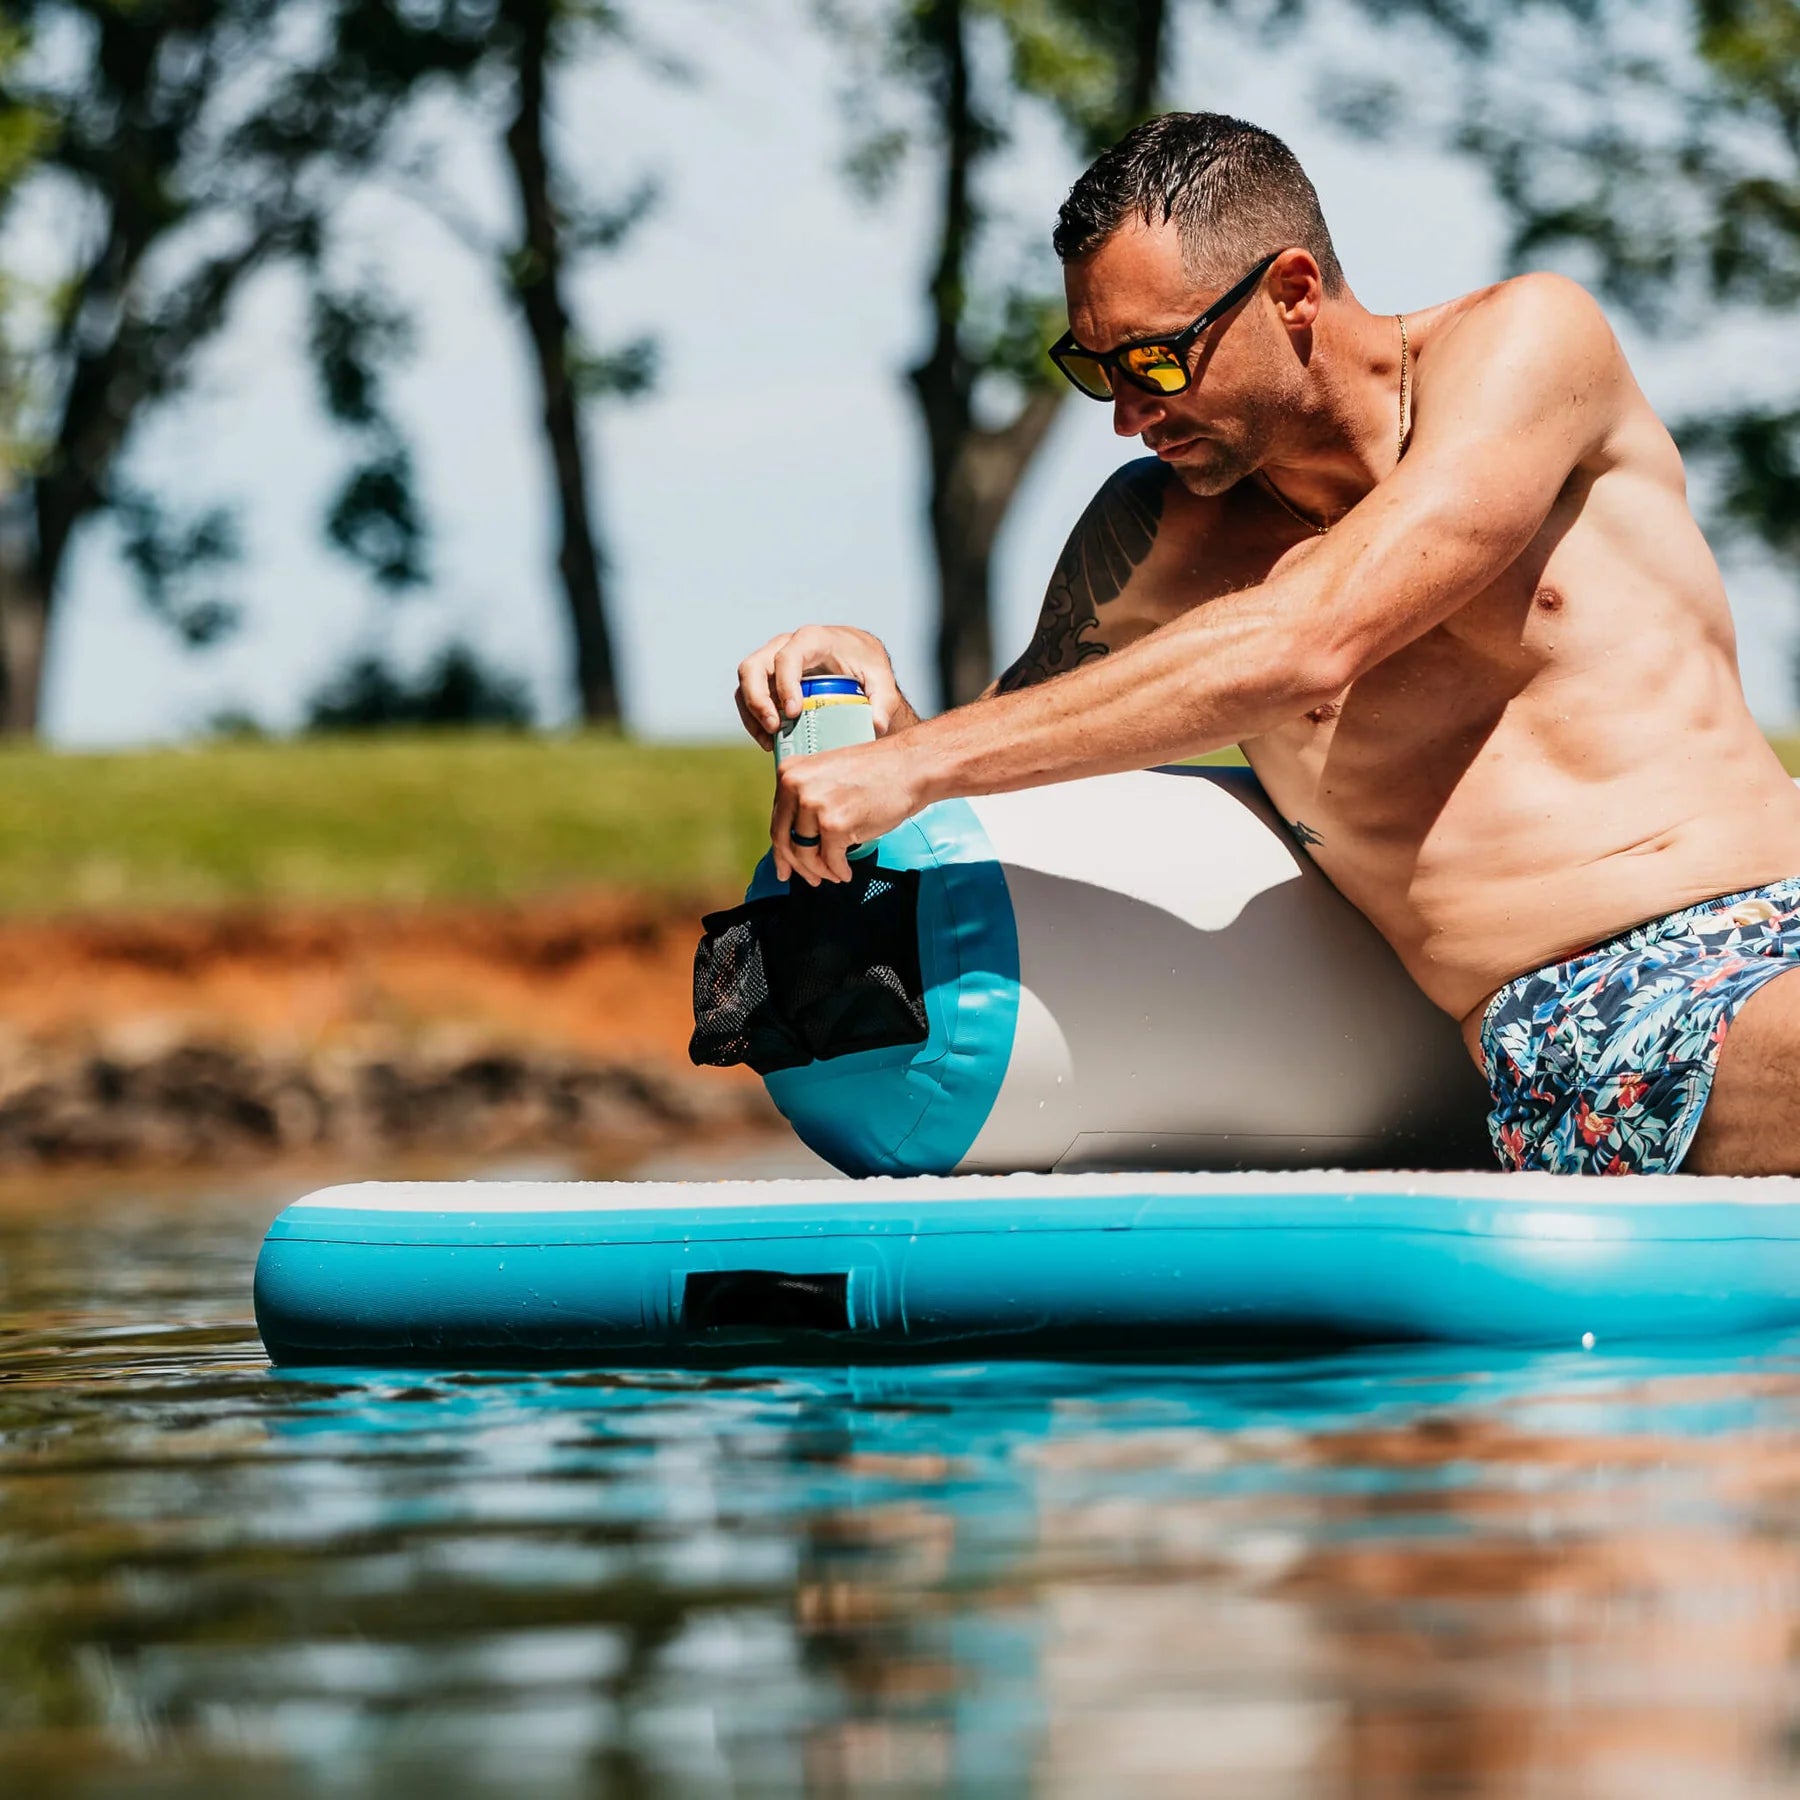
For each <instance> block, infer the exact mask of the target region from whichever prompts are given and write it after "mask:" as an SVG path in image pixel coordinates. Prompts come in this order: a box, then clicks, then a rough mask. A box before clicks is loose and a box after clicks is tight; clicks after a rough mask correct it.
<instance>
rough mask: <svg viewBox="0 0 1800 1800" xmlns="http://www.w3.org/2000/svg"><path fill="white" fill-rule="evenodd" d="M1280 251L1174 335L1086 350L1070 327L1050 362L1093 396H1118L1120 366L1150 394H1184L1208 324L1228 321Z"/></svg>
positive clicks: (1270, 254)
mask: <svg viewBox="0 0 1800 1800" xmlns="http://www.w3.org/2000/svg"><path fill="white" fill-rule="evenodd" d="M1280 254H1281V252H1280V251H1279V250H1271V251H1270V252H1269V254H1268V255H1267V256H1265V257H1264V258H1263V259H1262V261H1261V262H1259V263H1258V264H1257V265H1256V267H1255V268H1254V269H1252V270H1251V271H1250V273H1249V274H1248V275H1246V276H1245V277H1244V278H1243V280H1242V281H1240V282H1237V283H1236V284H1235V285H1234V286H1232V287H1229V288H1227V289H1226V290H1225V292H1224V293H1222V294H1221V295H1220V296H1219V297H1218V299H1217V300H1215V301H1214V302H1213V303H1212V305H1211V306H1209V307H1208V308H1207V309H1206V311H1205V312H1203V313H1202V314H1201V315H1200V316H1199V318H1197V319H1196V320H1195V321H1194V322H1193V324H1191V325H1190V326H1188V327H1187V328H1186V329H1185V330H1183V331H1178V332H1176V333H1175V335H1174V336H1173V337H1153V338H1137V339H1135V340H1134V341H1133V342H1131V343H1129V344H1120V345H1119V347H1118V348H1117V349H1116V350H1084V349H1082V347H1081V346H1080V345H1079V344H1078V343H1076V341H1075V334H1074V332H1072V331H1065V332H1064V333H1063V334H1062V336H1061V337H1059V338H1058V339H1057V340H1056V342H1055V343H1054V344H1052V345H1051V346H1050V360H1051V361H1052V362H1053V363H1055V364H1056V366H1057V367H1058V368H1059V369H1061V370H1062V372H1063V373H1064V374H1065V375H1066V376H1067V377H1068V378H1069V381H1070V383H1071V385H1073V386H1074V387H1076V388H1078V389H1079V390H1080V391H1081V392H1082V393H1084V394H1086V395H1087V397H1088V398H1089V399H1090V400H1110V399H1111V398H1112V397H1113V371H1114V370H1115V369H1116V370H1117V371H1118V372H1119V374H1121V375H1123V376H1124V377H1125V379H1126V380H1127V381H1129V382H1130V383H1131V384H1132V385H1133V386H1134V387H1140V388H1142V389H1143V390H1144V392H1145V393H1146V394H1181V393H1185V392H1186V391H1187V388H1188V385H1189V383H1190V382H1191V381H1192V380H1193V377H1192V375H1191V374H1190V373H1189V372H1188V352H1189V351H1190V350H1191V349H1193V347H1194V340H1195V339H1196V338H1197V337H1198V336H1199V335H1200V334H1201V332H1203V331H1204V330H1205V329H1206V328H1207V326H1209V325H1211V324H1213V323H1214V322H1215V321H1216V320H1219V319H1222V318H1223V317H1224V316H1225V315H1226V314H1227V313H1228V312H1230V311H1231V309H1232V308H1233V307H1234V306H1236V305H1237V303H1238V302H1239V301H1240V300H1242V299H1243V297H1244V296H1245V295H1246V294H1247V293H1249V292H1250V290H1251V289H1252V288H1253V287H1255V286H1256V284H1257V283H1258V282H1259V281H1260V280H1261V279H1262V277H1263V272H1264V271H1265V270H1266V269H1267V268H1268V266H1269V264H1270V263H1272V262H1273V261H1274V260H1275V259H1276V257H1278V256H1279V255H1280Z"/></svg>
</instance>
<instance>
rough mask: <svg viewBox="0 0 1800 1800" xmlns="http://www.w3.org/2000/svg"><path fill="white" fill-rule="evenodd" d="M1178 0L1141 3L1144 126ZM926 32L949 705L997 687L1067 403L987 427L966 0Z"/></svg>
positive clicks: (939, 555) (1133, 85)
mask: <svg viewBox="0 0 1800 1800" xmlns="http://www.w3.org/2000/svg"><path fill="white" fill-rule="evenodd" d="M1167 13H1168V7H1167V0H1135V11H1134V14H1133V17H1132V20H1131V40H1130V41H1131V49H1130V53H1129V56H1130V61H1129V65H1128V67H1127V69H1126V71H1125V77H1126V78H1125V81H1124V83H1123V85H1122V88H1121V92H1120V103H1121V105H1122V106H1123V108H1124V109H1125V113H1126V117H1125V119H1124V121H1123V123H1122V125H1121V129H1124V126H1126V125H1130V124H1133V123H1135V122H1136V121H1137V120H1138V119H1139V118H1141V117H1143V116H1144V115H1145V114H1146V113H1148V112H1149V111H1150V110H1151V108H1152V107H1153V106H1154V104H1155V98H1156V88H1157V82H1158V77H1159V75H1160V72H1161V68H1162V60H1163V55H1164V40H1165V37H1166V34H1167V23H1168V19H1167ZM920 29H921V31H922V32H923V33H924V34H925V35H926V36H927V38H928V40H929V41H930V43H931V44H932V46H933V47H934V49H935V50H936V52H937V58H938V65H939V70H940V83H939V92H938V95H937V99H938V112H939V119H940V121H941V129H942V134H943V146H944V165H943V187H942V200H941V202H940V208H939V215H938V217H939V227H938V232H939V236H938V259H937V265H936V267H935V269H934V270H933V273H932V281H931V304H932V312H933V315H934V327H935V329H934V334H933V339H932V346H931V351H930V354H929V355H928V356H927V357H926V358H925V360H924V361H923V362H922V363H920V364H919V366H918V367H917V368H916V369H914V370H913V372H912V381H913V389H914V392H915V393H916V394H917V396H918V401H919V409H920V412H921V414H922V416H923V419H924V424H925V437H926V442H927V445H928V447H929V453H930V466H931V500H930V517H931V545H932V552H933V556H934V558H935V561H936V569H937V590H938V625H937V642H936V656H935V665H936V675H937V690H938V701H939V704H940V705H942V706H962V705H964V704H966V703H967V702H968V701H970V700H973V699H974V698H975V697H976V696H977V695H978V694H979V693H980V692H981V691H982V689H983V688H985V687H986V686H987V684H988V681H989V679H990V678H991V676H992V674H993V667H994V627H993V607H992V592H991V590H992V569H993V559H994V543H995V540H996V539H997V538H998V537H999V535H1000V527H1001V526H1002V525H1003V524H1004V523H1005V521H1006V513H1007V509H1008V508H1009V507H1010V506H1011V504H1012V501H1013V497H1014V495H1015V494H1016V493H1017V492H1018V488H1019V483H1020V482H1021V481H1022V480H1023V479H1024V476H1025V472H1026V470H1027V469H1029V468H1030V466H1031V463H1032V460H1033V459H1034V458H1035V457H1036V455H1037V453H1038V451H1039V450H1040V449H1041V448H1042V446H1043V442H1044V438H1045V436H1046V434H1047V433H1048V432H1049V429H1050V425H1051V421H1052V420H1053V419H1054V418H1055V417H1056V414H1057V411H1058V409H1059V407H1060V406H1061V403H1062V395H1061V393H1060V392H1058V391H1056V390H1054V389H1047V388H1045V389H1037V390H1034V391H1033V392H1032V393H1030V394H1029V395H1027V397H1026V399H1025V402H1024V404H1023V406H1022V408H1021V410H1020V412H1019V414H1018V416H1017V418H1015V419H1014V420H1013V422H1012V423H1011V424H1010V425H1007V426H1005V427H1003V428H1002V429H1000V430H988V429H985V428H983V427H982V426H980V425H978V424H977V423H976V422H975V416H974V389H975V382H976V379H977V377H978V375H979V374H980V370H979V369H978V368H976V367H975V365H974V363H973V361H972V359H971V358H970V357H969V355H968V354H967V352H966V350H965V349H964V346H963V338H962V325H963V318H964V315H965V313H966V311H967V284H968V263H969V252H970V247H971V245H972V244H973V242H974V239H975V235H976V232H977V231H978V229H979V226H980V216H979V210H978V205H977V202H976V199H975V193H974V174H975V166H976V163H977V160H978V159H979V157H980V156H981V155H982V145H983V139H984V127H983V125H982V122H981V120H980V119H979V117H978V115H977V111H976V104H975V99H974V94H973V90H972V86H971V71H970V68H969V56H968V42H967V35H966V33H967V12H966V5H965V0H934V4H933V5H932V6H931V7H930V9H929V11H928V12H927V13H926V14H925V15H924V18H923V19H922V21H921V26H920Z"/></svg>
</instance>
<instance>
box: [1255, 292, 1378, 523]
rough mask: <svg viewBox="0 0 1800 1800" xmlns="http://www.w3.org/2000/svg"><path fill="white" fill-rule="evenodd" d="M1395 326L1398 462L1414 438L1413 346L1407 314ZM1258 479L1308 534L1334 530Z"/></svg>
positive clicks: (1264, 477) (1259, 472)
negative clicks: (1397, 329) (1397, 334)
mask: <svg viewBox="0 0 1800 1800" xmlns="http://www.w3.org/2000/svg"><path fill="white" fill-rule="evenodd" d="M1394 322H1395V323H1396V324H1397V325H1398V326H1399V327H1400V441H1399V445H1398V447H1397V449H1396V451H1395V460H1396V461H1398V460H1399V459H1400V458H1401V457H1402V456H1404V455H1405V454H1406V440H1407V439H1408V438H1409V437H1411V436H1412V346H1411V345H1410V344H1409V343H1408V342H1407V340H1406V314H1405V313H1395V314H1394ZM1256 475H1257V479H1258V480H1259V481H1260V482H1261V483H1262V484H1263V486H1264V487H1265V488H1266V489H1267V490H1268V492H1269V495H1270V497H1271V498H1272V499H1273V500H1274V501H1275V502H1276V504H1277V505H1278V506H1280V507H1281V509H1282V510H1283V511H1284V512H1285V513H1287V514H1288V515H1289V516H1290V517H1291V518H1295V519H1298V520H1299V521H1300V523H1301V524H1302V525H1304V526H1305V527H1306V529H1307V530H1308V531H1310V532H1312V533H1314V534H1315V535H1316V536H1318V537H1323V536H1324V535H1325V534H1326V532H1328V531H1329V530H1330V529H1331V523H1330V522H1329V521H1327V522H1326V523H1325V524H1323V525H1321V524H1320V523H1319V521H1318V520H1317V519H1309V518H1308V517H1307V516H1306V514H1305V513H1303V512H1302V511H1301V510H1300V509H1299V507H1297V506H1296V505H1295V504H1294V503H1293V501H1291V500H1290V499H1289V498H1288V497H1287V495H1286V494H1284V493H1283V492H1282V491H1281V489H1280V488H1278V487H1277V486H1276V485H1275V484H1274V482H1272V481H1271V480H1270V479H1269V478H1268V476H1267V475H1265V474H1263V472H1262V470H1260V469H1258V470H1257V472H1256Z"/></svg>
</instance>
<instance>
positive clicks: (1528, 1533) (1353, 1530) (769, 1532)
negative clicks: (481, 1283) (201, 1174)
mask: <svg viewBox="0 0 1800 1800" xmlns="http://www.w3.org/2000/svg"><path fill="white" fill-rule="evenodd" d="M273 1210H274V1203H273V1202H270V1203H268V1204H262V1203H260V1202H257V1201H254V1200H253V1201H250V1202H245V1201H244V1200H243V1199H242V1198H241V1197H238V1198H236V1199H235V1200H232V1199H227V1198H223V1197H221V1198H218V1199H201V1200H196V1199H194V1198H192V1197H191V1196H190V1197H188V1198H185V1199H179V1200H178V1199H175V1198H169V1199H162V1200H159V1199H156V1198H138V1199H134V1200H131V1201H129V1202H125V1203H121V1202H119V1201H118V1199H117V1197H116V1196H115V1197H113V1198H112V1199H111V1200H104V1201H103V1200H101V1199H90V1200H81V1199H79V1198H76V1199H65V1200H58V1201H57V1202H56V1203H55V1204H54V1205H48V1204H46V1205H40V1206H35V1207H17V1206H14V1207H10V1208H8V1209H6V1210H5V1211H4V1212H3V1213H0V1287H3V1289H4V1297H5V1320H6V1324H5V1335H4V1339H3V1340H0V1534H3V1545H4V1555H3V1558H0V1767H4V1769H5V1770H6V1771H7V1774H8V1777H9V1780H10V1785H9V1786H8V1790H7V1791H9V1792H11V1791H18V1792H45V1791H49V1790H50V1789H51V1788H52V1787H53V1786H54V1787H56V1788H58V1789H59V1790H60V1791H74V1792H83V1791H91V1792H95V1793H99V1792H108V1793H112V1792H120V1791H133V1792H144V1793H152V1792H154V1793H157V1794H167V1793H177V1792H190V1791H191V1792H203V1791H204V1792H207V1793H228V1792H244V1793H255V1794H258V1795H261V1794H270V1795H285V1794H296V1795H300V1794H306V1795H312V1794H322V1793H325V1792H330V1793H333V1794H338V1793H352V1794H362V1793H367V1794H370V1795H374V1794H382V1795H387V1794H396V1793H409V1792H413V1791H416V1790H417V1789H419V1788H422V1787H425V1786H426V1784H429V1785H430V1788H431V1789H432V1790H434V1791H435V1793H436V1794H437V1795H440V1796H442V1795H450V1794H456V1793H462V1792H476V1791H480V1792H506V1793H508V1794H539V1793H543V1794H560V1793H570V1794H575V1793H583V1794H592V1793H606V1792H616V1793H620V1794H633V1795H635V1794H656V1793H663V1792H667V1793H681V1794H687V1793H733V1794H738V1793H770V1792H805V1793H816V1794H827V1795H829V1794H840V1793H850V1792H857V1793H863V1792H875V1791H884V1790H888V1791H898V1792H927V1791H938V1790H950V1791H957V1792H971V1793H1001V1794H1006V1793H1020V1792H1025V1791H1038V1792H1044V1793H1052V1794H1068V1795H1072V1796H1084V1797H1085V1796H1095V1795H1099V1796H1109V1795H1114V1794H1127V1793H1130V1794H1140V1793H1148V1794H1157V1793H1169V1794H1182V1795H1195V1794H1201V1795H1204V1794H1214V1793H1216V1794H1222V1795H1223V1794H1230V1795H1245V1794H1255V1795H1259V1796H1261V1795H1295V1796H1302V1795H1303V1796H1308V1797H1311V1796H1320V1795H1324V1796H1332V1795H1340V1794H1341V1795H1363V1794H1381V1795H1385V1794H1397V1795H1398V1794H1441V1793H1454V1794H1464V1793H1477V1794H1494V1795H1509V1796H1510V1795H1527V1794H1529V1795H1540V1794H1564V1793H1570V1794H1573V1793H1580V1794H1608V1795H1610V1794H1615V1793H1616V1794H1620V1795H1625V1794H1629V1795H1632V1796H1634V1797H1635V1796H1646V1795H1662V1794H1668V1795H1683V1796H1690V1795H1699V1794H1706V1795H1720V1794H1762V1793H1770V1794H1773V1793H1776V1792H1786V1791H1791V1785H1792V1783H1793V1782H1794V1780H1795V1779H1796V1771H1795V1766H1794V1765H1795V1760H1796V1755H1797V1753H1800V1752H1797V1747H1800V1712H1797V1710H1796V1703H1797V1701H1800V1684H1797V1682H1796V1674H1795V1655H1796V1624H1797V1623H1800V1437H1797V1436H1796V1431H1795V1427H1796V1424H1800V1360H1797V1359H1796V1355H1795V1350H1796V1349H1797V1348H1800V1346H1795V1345H1781V1344H1756V1345H1747V1346H1746V1345H1739V1346H1733V1347H1731V1348H1730V1349H1729V1350H1724V1351H1721V1352H1719V1353H1718V1354H1717V1355H1716V1356H1714V1357H1713V1358H1711V1359H1710V1360H1702V1361H1697V1360H1693V1359H1691V1358H1686V1359H1682V1360H1674V1359H1664V1360H1652V1359H1646V1358H1625V1357H1609V1356H1608V1355H1607V1354H1605V1352H1604V1347H1602V1350H1601V1351H1599V1352H1596V1353H1594V1354H1591V1355H1587V1356H1579V1355H1563V1354H1557V1355H1546V1356H1541V1357H1516V1356H1509V1357H1505V1358H1502V1359H1495V1358H1493V1357H1484V1356H1481V1355H1478V1354H1475V1353H1467V1352H1463V1353H1456V1354H1445V1353H1443V1352H1431V1351H1417V1350H1410V1351H1404V1352H1384V1353H1380V1354H1359V1355H1355V1356H1342V1357H1336V1358H1332V1359H1328V1360H1313V1361H1306V1362H1296V1363H1290V1364H1285V1365H1283V1364H1274V1363H1262V1364H1257V1365H1243V1364H1239V1365H1234V1366H1229V1367H1219V1366H1214V1367H1197V1368H1185V1369H1178V1368H1177V1369H1172V1368H1144V1369H1127V1368H1116V1367H1114V1368H1106V1369H1099V1370H1083V1369H1073V1368H1065V1367H1051V1366H1042V1365H1039V1366H1031V1367H1026V1368H981V1367H958V1368H938V1369H924V1370H914V1371H883V1372H880V1373H866V1374H865V1373H854V1372H850V1373H843V1374H831V1373H823V1374H821V1373H817V1372H813V1373H807V1374H805V1375H798V1376H796V1375H786V1374H782V1373H779V1372H775V1371H765V1372H762V1373H759V1374H749V1375H731V1376H719V1375H708V1376H684V1375H680V1374H669V1375H666V1376H654V1375H652V1376H645V1375H641V1374H639V1375H632V1376H629V1377H617V1376H611V1375H606V1374H601V1373H593V1372H585V1373H584V1372H574V1373H570V1374H567V1375H565V1376H562V1377H560V1378H559V1377H554V1376H551V1377H544V1376H529V1377H516V1376H506V1377H503V1378H500V1377H490V1376H481V1375H459V1374H456V1373H454V1372H446V1373H443V1374H439V1375H425V1376H421V1375H419V1374H417V1373H408V1374H406V1375H404V1376H399V1377H396V1376H387V1375H381V1374H376V1373H362V1374H358V1373H356V1372H351V1371H345V1372H338V1373H334V1374H331V1375H329V1376H318V1375H312V1374H309V1375H308V1376H307V1377H306V1378H305V1379H299V1378H288V1377H282V1376H278V1375H274V1374H271V1372H270V1371H269V1370H268V1369H267V1368H266V1366H265V1365H264V1363H263V1361H262V1359H261V1356H260V1354H259V1351H258V1346H257V1343H256V1339H255V1335H254V1332H253V1330H252V1328H251V1324H250V1318H249V1275H250V1266H251V1262H252V1260H253V1257H254V1253H255V1247H256V1242H257V1239H258V1237H259V1236H260V1231H261V1227H262V1225H263V1223H264V1222H265V1221H266V1219H267V1217H268V1216H269V1214H270V1213H271V1212H272V1211H273Z"/></svg>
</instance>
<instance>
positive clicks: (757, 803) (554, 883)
mask: <svg viewBox="0 0 1800 1800" xmlns="http://www.w3.org/2000/svg"><path fill="white" fill-rule="evenodd" d="M770 783H771V776H770V766H769V759H768V757H767V756H765V755H763V754H761V753H760V752H759V751H757V750H755V749H754V748H752V747H750V746H748V745H745V746H744V747H742V748H739V747H736V746H719V747H708V748H682V747H676V746H644V745H634V744H628V743H625V742H623V741H621V740H620V739H618V738H615V737H611V736H605V735H601V734H598V733H595V734H583V735H579V736H572V737H556V738H542V737H524V736H520V735H518V734H517V733H505V732H502V733H482V732H466V733H465V732H450V731H435V732H429V733H423V734H417V735H409V734H407V733H404V732H400V733H384V734H381V735H379V736H348V737H342V738H329V737H325V738H305V739H299V740H290V741H267V742H258V741H255V740H239V741H232V742H216V741H215V742H211V743H207V744H204V745H201V746H198V747H195V748H193V749H187V750H167V751H153V752H148V753H137V754H133V755H118V756H69V755H54V754H50V753H47V752H44V751H39V750H35V749H26V748H20V749H12V750H5V751H0V859H4V861H5V865H6V869H7V880H6V885H5V888H4V891H3V892H0V911H5V912H9V913H12V914H37V915H44V914H50V913H60V912H90V911H99V912H105V911H117V910H119V909H122V908H130V909H132V910H134V911H136V910H154V909H157V908H164V907H196V906H222V905H240V904H247V903H280V902H283V901H296V902H327V903H334V902H363V901H381V902H390V903H397V904H410V903H416V902H430V901H457V900H468V901H505V900H512V899H519V898H525V897H529V896H532V895H538V894H544V893H553V892H558V891H568V890H574V889H578V888H592V887H596V886H602V885H620V886H625V887H630V888H634V889H641V890H646V891H654V892H662V893H669V894H695V895H702V896H708V897H713V896H716V897H718V898H720V899H723V898H724V897H726V896H730V895H734V894H737V893H741V892H742V890H743V884H744V882H745V880H746V878H747V877H748V874H749V871H750V870H751V869H752V868H753V867H754V866H755V864H756V860H757V858H758V857H759V856H760V855H761V854H762V852H763V851H764V850H766V849H767V848H768V827H769V793H770Z"/></svg>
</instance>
